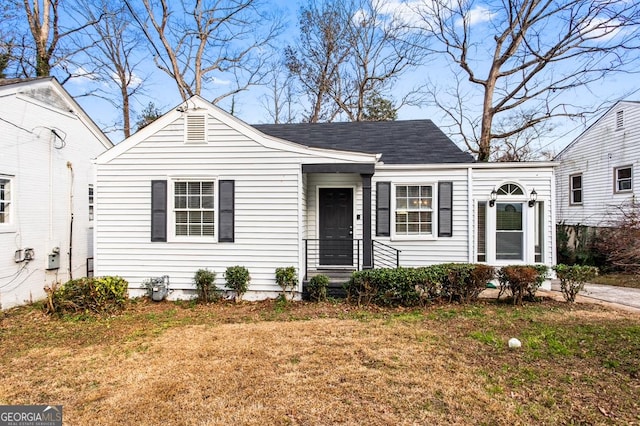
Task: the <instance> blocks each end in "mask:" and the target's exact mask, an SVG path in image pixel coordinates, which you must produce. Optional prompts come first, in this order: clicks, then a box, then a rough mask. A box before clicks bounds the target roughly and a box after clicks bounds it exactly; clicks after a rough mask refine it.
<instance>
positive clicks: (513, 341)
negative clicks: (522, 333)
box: [509, 337, 522, 349]
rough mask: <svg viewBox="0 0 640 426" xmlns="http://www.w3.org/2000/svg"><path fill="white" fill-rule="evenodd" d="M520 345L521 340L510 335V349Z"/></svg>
mask: <svg viewBox="0 0 640 426" xmlns="http://www.w3.org/2000/svg"><path fill="white" fill-rule="evenodd" d="M521 346H522V342H521V341H520V340H518V339H516V338H515V337H512V338H511V339H509V348H511V349H515V348H519V347H521Z"/></svg>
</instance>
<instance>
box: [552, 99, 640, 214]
mask: <svg viewBox="0 0 640 426" xmlns="http://www.w3.org/2000/svg"><path fill="white" fill-rule="evenodd" d="M618 111H624V126H623V128H621V129H618V128H617V124H616V118H617V113H618ZM556 161H559V162H560V166H559V167H558V170H557V172H556V187H557V191H558V194H557V197H558V198H557V199H558V204H557V211H558V217H557V221H558V223H560V222H565V223H567V224H582V225H588V226H606V225H609V224H611V223H612V222H615V221H616V220H617V219H618V218H619V217H620V216H619V214H620V209H619V208H618V207H619V206H621V205H623V204H624V203H628V202H630V201H631V200H633V199H634V197H635V196H636V195H637V194H638V185H640V104H639V103H633V102H619V103H617V104H616V105H615V106H614V107H613V108H612V109H610V110H609V111H608V112H607V113H605V114H604V115H603V116H602V117H601V118H600V119H599V120H598V121H597V122H596V123H595V124H594V125H593V126H591V128H589V129H588V130H586V131H585V132H584V133H583V134H582V135H580V136H579V137H578V138H576V140H575V141H573V142H572V143H571V144H570V145H569V146H568V147H567V148H566V149H565V150H564V151H563V152H562V153H560V154H559V155H558V157H557V158H556ZM626 165H632V167H633V191H631V192H622V193H617V192H616V191H615V190H614V168H616V167H619V166H626ZM579 173H581V174H582V188H583V192H582V197H583V203H582V204H576V205H571V204H570V190H569V188H570V186H569V176H571V175H574V174H579Z"/></svg>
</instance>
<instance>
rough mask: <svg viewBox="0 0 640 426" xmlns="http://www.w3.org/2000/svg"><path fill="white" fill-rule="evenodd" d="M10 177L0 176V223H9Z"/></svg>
mask: <svg viewBox="0 0 640 426" xmlns="http://www.w3.org/2000/svg"><path fill="white" fill-rule="evenodd" d="M11 196H12V194H11V179H9V178H7V177H2V176H0V224H9V223H11V219H12V218H11Z"/></svg>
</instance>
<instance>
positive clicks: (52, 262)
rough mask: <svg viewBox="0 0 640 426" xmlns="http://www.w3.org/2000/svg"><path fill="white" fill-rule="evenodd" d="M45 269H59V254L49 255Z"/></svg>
mask: <svg viewBox="0 0 640 426" xmlns="http://www.w3.org/2000/svg"><path fill="white" fill-rule="evenodd" d="M47 269H48V270H51V269H60V254H59V253H51V254H50V255H49V262H48V264H47Z"/></svg>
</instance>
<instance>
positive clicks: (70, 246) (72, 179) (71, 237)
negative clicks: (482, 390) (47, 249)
mask: <svg viewBox="0 0 640 426" xmlns="http://www.w3.org/2000/svg"><path fill="white" fill-rule="evenodd" d="M67 168H68V169H69V172H70V173H71V181H70V182H69V280H72V279H73V183H74V182H73V181H74V176H73V164H71V161H67Z"/></svg>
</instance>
